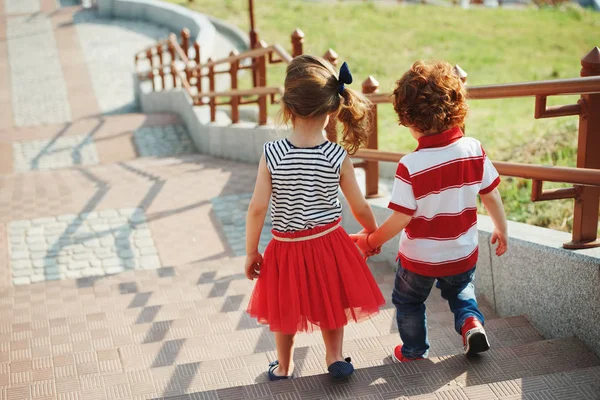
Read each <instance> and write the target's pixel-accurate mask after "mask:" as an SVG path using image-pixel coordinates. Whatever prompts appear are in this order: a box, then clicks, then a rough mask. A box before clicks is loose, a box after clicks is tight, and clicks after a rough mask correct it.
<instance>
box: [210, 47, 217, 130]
mask: <svg viewBox="0 0 600 400" xmlns="http://www.w3.org/2000/svg"><path fill="white" fill-rule="evenodd" d="M208 62H209V63H211V62H212V58H209V59H208ZM208 90H209V91H210V92H214V91H215V66H214V65H212V64H211V65H209V67H208ZM208 103H209V105H210V120H211V122H215V121H216V120H217V100H216V98H215V97H214V96H213V97H211V98H210V99H209V101H208Z"/></svg>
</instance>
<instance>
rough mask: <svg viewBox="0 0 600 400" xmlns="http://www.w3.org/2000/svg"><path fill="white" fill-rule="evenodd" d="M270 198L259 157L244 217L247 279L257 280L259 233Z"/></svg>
mask: <svg viewBox="0 0 600 400" xmlns="http://www.w3.org/2000/svg"><path fill="white" fill-rule="evenodd" d="M270 198H271V175H270V174H269V170H268V169H267V163H266V161H265V157H264V156H263V157H261V159H260V163H259V165H258V176H257V178H256V184H255V186H254V194H253V195H252V200H250V205H249V206H248V215H247V216H246V265H245V270H246V277H247V278H248V279H251V280H252V279H254V278H258V272H257V270H259V269H260V263H261V262H262V256H261V255H260V253H259V252H258V242H259V241H260V232H261V231H262V228H263V224H264V222H265V216H266V215H267V210H268V209H269V199H270Z"/></svg>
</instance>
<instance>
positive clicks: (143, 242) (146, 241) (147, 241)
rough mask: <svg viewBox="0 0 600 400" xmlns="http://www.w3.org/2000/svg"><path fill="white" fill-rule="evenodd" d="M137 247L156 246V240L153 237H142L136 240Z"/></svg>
mask: <svg viewBox="0 0 600 400" xmlns="http://www.w3.org/2000/svg"><path fill="white" fill-rule="evenodd" d="M135 245H136V247H140V248H143V247H149V246H154V241H153V240H152V239H151V238H140V239H136V240H135Z"/></svg>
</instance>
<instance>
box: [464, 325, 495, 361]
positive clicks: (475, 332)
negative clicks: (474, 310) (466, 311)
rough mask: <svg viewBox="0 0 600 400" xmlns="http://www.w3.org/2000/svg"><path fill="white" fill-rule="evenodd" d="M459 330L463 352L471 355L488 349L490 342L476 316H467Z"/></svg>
mask: <svg viewBox="0 0 600 400" xmlns="http://www.w3.org/2000/svg"><path fill="white" fill-rule="evenodd" d="M460 331H461V333H462V337H463V345H464V351H465V354H468V355H473V354H477V353H482V352H484V351H487V350H489V348H490V342H488V339H487V335H486V334H485V329H483V325H481V322H479V320H478V319H477V318H475V317H469V318H467V319H466V320H465V323H464V324H463V326H462V329H461V330H460Z"/></svg>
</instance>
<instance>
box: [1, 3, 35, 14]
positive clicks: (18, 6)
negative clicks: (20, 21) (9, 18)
mask: <svg viewBox="0 0 600 400" xmlns="http://www.w3.org/2000/svg"><path fill="white" fill-rule="evenodd" d="M4 10H5V12H6V13H7V14H34V13H37V12H39V11H40V0H4Z"/></svg>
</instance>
